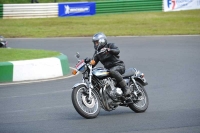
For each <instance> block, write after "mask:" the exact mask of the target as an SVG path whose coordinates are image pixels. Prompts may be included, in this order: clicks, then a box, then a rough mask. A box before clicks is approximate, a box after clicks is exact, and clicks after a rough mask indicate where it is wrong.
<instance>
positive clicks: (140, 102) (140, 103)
mask: <svg viewBox="0 0 200 133" xmlns="http://www.w3.org/2000/svg"><path fill="white" fill-rule="evenodd" d="M131 87H133V85H131ZM138 89H139V90H140V91H141V93H142V96H141V97H140V98H139V99H137V100H134V103H133V104H134V106H136V107H137V108H143V107H144V106H145V105H146V103H147V98H146V95H145V93H144V91H143V89H141V87H140V86H139V85H138Z"/></svg>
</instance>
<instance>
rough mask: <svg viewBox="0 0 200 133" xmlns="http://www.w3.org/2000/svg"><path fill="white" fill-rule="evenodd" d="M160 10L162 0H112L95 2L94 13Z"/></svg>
mask: <svg viewBox="0 0 200 133" xmlns="http://www.w3.org/2000/svg"><path fill="white" fill-rule="evenodd" d="M137 11H162V0H112V1H99V2H96V14H102V13H119V12H137Z"/></svg>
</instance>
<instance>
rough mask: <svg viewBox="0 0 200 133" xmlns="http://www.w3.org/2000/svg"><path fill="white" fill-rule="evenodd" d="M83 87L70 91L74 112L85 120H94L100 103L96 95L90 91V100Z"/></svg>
mask: <svg viewBox="0 0 200 133" xmlns="http://www.w3.org/2000/svg"><path fill="white" fill-rule="evenodd" d="M87 90H88V89H87V88H86V86H84V85H80V86H77V87H76V88H74V89H73V91H72V96H71V98H72V103H73V105H74V108H75V109H76V111H77V112H78V113H79V114H80V115H81V116H83V117H84V118H86V119H92V118H96V117H97V116H98V114H99V112H100V102H99V97H98V96H97V94H96V93H95V92H94V91H92V92H91V94H92V96H91V99H89V94H88V92H87Z"/></svg>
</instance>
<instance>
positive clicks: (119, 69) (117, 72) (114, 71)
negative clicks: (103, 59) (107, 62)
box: [109, 66, 125, 83]
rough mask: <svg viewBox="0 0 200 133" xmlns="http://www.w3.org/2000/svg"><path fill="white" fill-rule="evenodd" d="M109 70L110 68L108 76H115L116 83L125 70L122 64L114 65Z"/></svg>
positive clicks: (120, 79) (119, 80)
mask: <svg viewBox="0 0 200 133" xmlns="http://www.w3.org/2000/svg"><path fill="white" fill-rule="evenodd" d="M109 70H110V76H111V77H112V78H115V79H116V81H117V83H120V82H121V81H122V80H123V78H122V74H124V72H125V67H124V66H114V67H112V68H110V69H109Z"/></svg>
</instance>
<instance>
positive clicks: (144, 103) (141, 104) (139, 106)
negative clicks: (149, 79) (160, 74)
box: [128, 82, 149, 113]
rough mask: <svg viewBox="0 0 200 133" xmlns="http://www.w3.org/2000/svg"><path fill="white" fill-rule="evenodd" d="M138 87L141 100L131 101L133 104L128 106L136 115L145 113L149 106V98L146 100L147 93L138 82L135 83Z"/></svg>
mask: <svg viewBox="0 0 200 133" xmlns="http://www.w3.org/2000/svg"><path fill="white" fill-rule="evenodd" d="M136 83H137V85H138V87H139V90H140V91H141V92H142V98H143V99H142V100H135V99H134V100H133V103H132V104H129V105H128V106H129V108H130V109H131V110H133V111H134V112H136V113H142V112H145V111H146V110H147V108H148V105H149V98H148V95H147V92H146V90H145V88H144V87H143V85H141V84H140V83H139V82H136Z"/></svg>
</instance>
